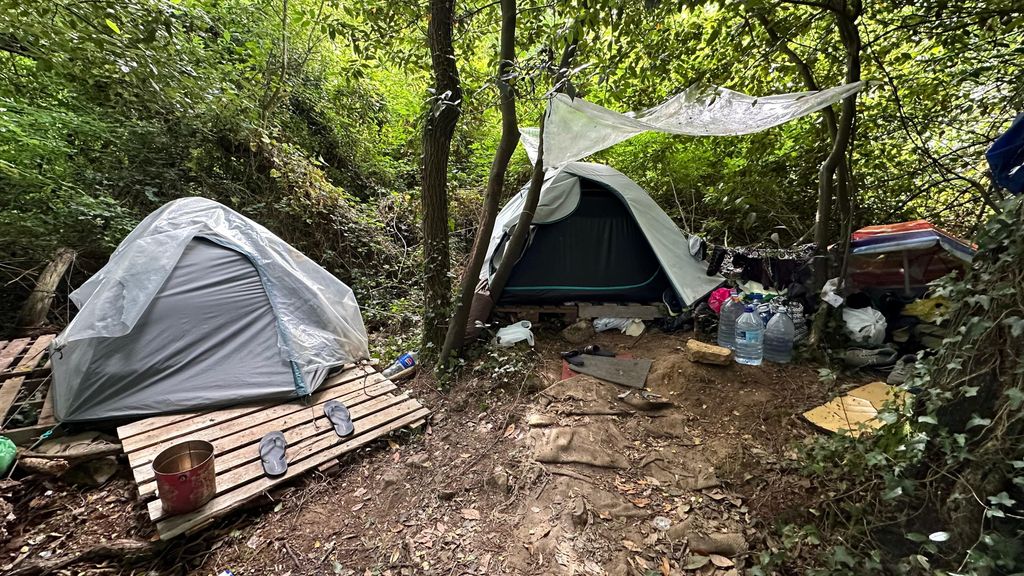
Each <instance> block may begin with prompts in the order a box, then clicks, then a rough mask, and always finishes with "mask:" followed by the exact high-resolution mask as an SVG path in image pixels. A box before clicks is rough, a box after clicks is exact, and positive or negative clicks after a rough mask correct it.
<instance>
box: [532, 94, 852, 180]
mask: <svg viewBox="0 0 1024 576" xmlns="http://www.w3.org/2000/svg"><path fill="white" fill-rule="evenodd" d="M866 85H867V83H866V82H863V81H862V82H854V83H851V84H845V85H843V86H836V87H834V88H829V89H826V90H819V91H817V92H794V93H790V94H778V95H773V96H761V97H758V96H749V95H747V94H743V93H741V92H735V91H733V90H729V89H727V88H721V87H716V86H706V85H694V86H691V87H689V88H687V89H686V90H685V91H683V92H681V93H680V94H677V95H675V96H673V97H672V98H669V99H668V100H666V101H665V102H663V103H661V104H659V105H658V106H655V107H654V108H649V109H647V110H643V111H640V112H627V113H625V114H622V113H619V112H615V111H613V110H609V109H607V108H604V107H602V106H598V105H597V104H592V103H590V102H587V101H585V100H583V99H580V98H576V99H573V98H570V97H569V96H567V95H565V94H555V95H554V96H553V97H552V98H551V100H550V101H549V104H548V116H547V118H546V119H545V121H544V122H545V123H544V126H545V128H544V167H545V168H553V167H558V166H561V165H562V164H565V163H567V162H573V161H575V160H579V159H581V158H584V157H586V156H589V155H591V154H594V153H595V152H599V151H601V150H604V149H605V148H608V147H610V146H613V145H615V144H617V143H619V142H622V141H624V140H627V139H629V138H632V137H633V136H636V135H638V134H642V133H644V132H664V133H667V134H682V135H687V136H736V135H741V134H753V133H755V132H760V131H762V130H766V129H768V128H771V127H773V126H778V125H779V124H783V123H785V122H788V121H790V120H793V119H795V118H800V117H801V116H806V115H808V114H811V113H813V112H817V111H818V110H821V109H822V108H825V107H826V106H830V105H832V104H835V103H836V102H839V101H840V100H842V99H843V98H846V97H847V96H850V95H852V94H856V93H857V92H860V91H861V90H863V89H864V87H865V86H866ZM538 137H539V134H538V130H537V128H523V129H522V134H521V140H522V142H523V146H524V147H525V148H526V151H527V154H528V155H529V156H530V159H531V161H533V162H534V163H536V159H537V145H538Z"/></svg>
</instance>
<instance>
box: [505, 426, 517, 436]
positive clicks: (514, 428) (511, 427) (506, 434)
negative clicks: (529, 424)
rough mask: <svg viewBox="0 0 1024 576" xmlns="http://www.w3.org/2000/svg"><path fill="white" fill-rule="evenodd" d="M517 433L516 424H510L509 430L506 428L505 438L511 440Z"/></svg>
mask: <svg viewBox="0 0 1024 576" xmlns="http://www.w3.org/2000/svg"><path fill="white" fill-rule="evenodd" d="M515 433H516V425H515V424H509V425H508V428H505V434H504V436H505V438H510V437H511V436H512V435H513V434H515Z"/></svg>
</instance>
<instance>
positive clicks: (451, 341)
mask: <svg viewBox="0 0 1024 576" xmlns="http://www.w3.org/2000/svg"><path fill="white" fill-rule="evenodd" d="M515 57H516V0H501V33H500V45H499V48H498V70H497V77H496V79H495V82H496V84H497V86H498V92H499V94H500V98H501V100H500V102H499V104H498V108H499V109H500V110H501V139H500V140H499V141H498V148H497V149H496V150H495V152H494V160H493V161H492V162H491V172H490V174H489V175H488V177H487V188H486V190H485V192H484V209H483V213H482V214H481V216H480V226H479V227H478V228H477V231H476V238H475V239H474V240H473V250H472V251H471V256H470V260H469V263H468V264H467V266H466V270H465V272H464V274H463V277H462V290H461V293H460V295H459V301H458V302H457V303H456V308H455V312H454V313H453V314H452V319H451V321H450V322H449V324H448V333H447V334H446V335H445V339H444V347H443V348H442V349H441V358H440V361H441V364H442V365H443V366H444V367H447V365H448V363H449V362H450V360H451V358H452V355H453V354H456V353H458V351H459V350H461V349H462V346H463V343H464V340H465V337H466V321H467V319H468V318H469V310H470V306H471V305H472V303H473V295H474V294H475V293H476V286H477V279H478V278H479V276H480V269H481V268H483V264H484V260H485V259H486V257H487V248H488V244H489V241H490V238H491V233H492V232H493V231H494V220H495V218H496V217H497V216H498V207H499V203H500V202H501V191H502V190H503V188H504V184H505V173H506V172H507V171H508V163H509V161H510V160H511V159H512V153H513V152H515V149H516V145H517V144H518V143H519V123H518V121H517V118H516V95H515V91H514V90H513V88H512V86H511V84H510V83H509V74H510V72H511V71H512V67H513V62H514V61H515Z"/></svg>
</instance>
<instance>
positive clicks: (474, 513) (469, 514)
mask: <svg viewBox="0 0 1024 576" xmlns="http://www.w3.org/2000/svg"><path fill="white" fill-rule="evenodd" d="M462 517H463V518H465V519H466V520H479V519H480V511H479V510H477V509H475V508H463V509H462Z"/></svg>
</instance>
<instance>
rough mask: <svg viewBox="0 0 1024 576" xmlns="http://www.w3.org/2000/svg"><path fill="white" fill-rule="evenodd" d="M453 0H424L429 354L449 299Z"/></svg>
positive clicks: (440, 337)
mask: <svg viewBox="0 0 1024 576" xmlns="http://www.w3.org/2000/svg"><path fill="white" fill-rule="evenodd" d="M454 12H455V1H454V0H430V14H429V16H430V24H429V25H428V26H427V37H428V41H429V44H430V57H431V63H432V64H433V70H434V90H435V92H434V96H433V99H432V102H431V106H430V110H429V111H428V112H427V118H426V122H425V124H424V127H423V191H422V195H421V203H422V210H423V301H424V313H423V339H422V346H421V348H420V354H421V356H422V357H423V358H424V359H425V361H427V362H430V361H432V360H433V359H435V358H436V357H437V355H438V353H439V351H440V350H441V346H442V344H443V343H444V337H445V331H446V326H445V324H446V321H447V318H448V308H449V304H450V300H451V279H450V277H449V272H450V262H449V252H448V158H449V155H450V154H451V142H452V136H453V135H454V134H455V126H456V124H457V122H458V120H459V115H460V113H461V106H462V87H461V84H460V82H459V70H458V67H457V65H456V63H455V47H454V45H453V44H452V28H453V19H454Z"/></svg>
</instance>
